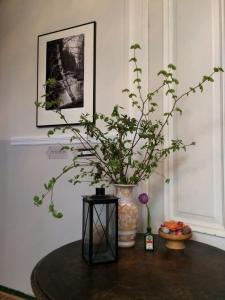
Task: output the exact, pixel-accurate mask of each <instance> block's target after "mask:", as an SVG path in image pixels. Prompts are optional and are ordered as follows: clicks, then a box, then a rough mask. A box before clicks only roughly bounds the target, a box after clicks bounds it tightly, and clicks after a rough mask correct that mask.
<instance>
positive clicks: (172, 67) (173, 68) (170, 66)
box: [168, 64, 176, 70]
mask: <svg viewBox="0 0 225 300" xmlns="http://www.w3.org/2000/svg"><path fill="white" fill-rule="evenodd" d="M168 68H169V69H172V70H176V66H175V65H173V64H169V65H168Z"/></svg>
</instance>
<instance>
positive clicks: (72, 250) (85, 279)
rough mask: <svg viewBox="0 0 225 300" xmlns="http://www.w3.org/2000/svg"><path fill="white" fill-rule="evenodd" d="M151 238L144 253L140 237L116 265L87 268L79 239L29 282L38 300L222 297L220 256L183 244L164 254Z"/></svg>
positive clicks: (224, 277) (223, 255) (223, 260)
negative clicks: (151, 246)
mask: <svg viewBox="0 0 225 300" xmlns="http://www.w3.org/2000/svg"><path fill="white" fill-rule="evenodd" d="M164 243H165V241H164V240H163V239H161V238H160V237H158V236H155V251H154V252H145V251H144V244H143V235H138V237H137V242H136V245H135V247H133V248H129V249H120V250H119V261H118V262H115V263H111V264H102V265H96V266H88V265H87V264H86V263H85V262H84V261H83V259H82V257H81V241H77V242H74V243H71V244H68V245H65V246H63V247H61V248H59V249H57V250H55V251H53V252H52V253H50V254H49V255H47V256H46V257H45V258H43V259H42V260H41V261H40V262H39V263H38V264H37V266H36V267H35V268H34V270H33V272H32V275H31V284H32V288H33V291H34V294H35V295H36V297H37V299H39V300H50V299H51V300H78V299H79V300H86V299H88V300H103V299H104V300H154V299H159V300H167V299H169V300H176V299H179V300H185V299H187V300H191V299H196V300H197V299H198V300H203V299H208V300H209V299H212V300H224V299H225V252H224V251H222V250H219V249H217V248H214V247H211V246H208V245H205V244H202V243H199V242H195V241H188V242H187V243H186V248H185V249H184V250H168V249H166V248H165V245H164Z"/></svg>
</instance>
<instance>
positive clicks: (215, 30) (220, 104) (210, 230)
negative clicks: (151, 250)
mask: <svg viewBox="0 0 225 300" xmlns="http://www.w3.org/2000/svg"><path fill="white" fill-rule="evenodd" d="M175 12H176V0H163V63H164V67H166V66H167V65H168V64H169V63H171V62H176V59H175V58H176V51H177V49H176V41H175V34H176V33H175V28H176V27H175V26H176V17H175ZM211 14H212V31H211V33H212V67H214V66H219V65H224V64H225V56H224V51H225V47H224V26H225V24H224V2H223V0H211ZM218 49H219V50H218ZM212 97H213V99H212V102H213V112H212V118H213V120H214V121H215V119H216V117H217V118H218V116H220V117H219V118H220V119H221V124H220V126H221V128H219V129H218V128H213V132H212V149H213V161H212V165H213V166H212V167H213V173H212V174H213V183H212V189H213V199H212V201H214V211H213V216H201V218H199V219H198V216H197V214H195V213H188V212H182V211H180V210H179V207H178V201H176V200H177V199H175V198H176V195H175V194H176V193H175V186H174V165H175V161H174V158H173V157H172V156H170V157H169V159H168V160H167V161H165V163H164V172H165V176H166V177H169V178H171V182H170V184H169V185H167V184H165V186H164V214H165V218H166V219H175V220H178V219H182V220H184V222H186V223H188V224H190V225H191V227H192V229H193V230H194V231H196V232H200V233H205V234H209V235H216V236H220V237H225V227H224V224H225V222H224V218H225V213H224V208H225V203H224V201H225V200H224V186H225V181H224V157H225V149H224V146H223V145H224V141H225V133H224V124H225V116H224V108H225V103H224V77H223V76H221V80H220V81H219V80H218V81H217V82H215V83H214V86H213V89H212ZM169 103H171V101H169V99H168V97H166V96H164V97H163V111H164V112H166V111H168V110H169V109H170V108H171V104H169ZM221 110H222V113H221ZM164 133H165V137H166V144H167V145H168V143H169V141H170V140H171V138H173V124H172V122H171V124H170V126H168V127H167V128H166V130H165V132H164ZM218 149H220V152H219V153H220V154H219V156H220V160H221V161H222V166H221V161H218V157H216V154H218ZM215 150H217V152H215ZM221 178H222V179H221ZM200 219H201V220H200Z"/></svg>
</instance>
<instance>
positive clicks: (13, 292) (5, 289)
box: [0, 285, 36, 300]
mask: <svg viewBox="0 0 225 300" xmlns="http://www.w3.org/2000/svg"><path fill="white" fill-rule="evenodd" d="M0 291H1V292H5V293H8V294H11V295H13V296H17V297H21V298H23V299H26V300H32V299H36V298H34V297H33V296H30V295H26V294H24V293H22V292H19V291H16V290H14V289H11V288H8V287H6V286H3V285H0Z"/></svg>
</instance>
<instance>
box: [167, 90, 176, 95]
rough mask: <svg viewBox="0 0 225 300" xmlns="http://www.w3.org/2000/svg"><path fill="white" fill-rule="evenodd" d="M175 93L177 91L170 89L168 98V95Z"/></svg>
mask: <svg viewBox="0 0 225 300" xmlns="http://www.w3.org/2000/svg"><path fill="white" fill-rule="evenodd" d="M173 93H175V90H174V89H169V90H168V91H166V96H167V95H168V94H173Z"/></svg>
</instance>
